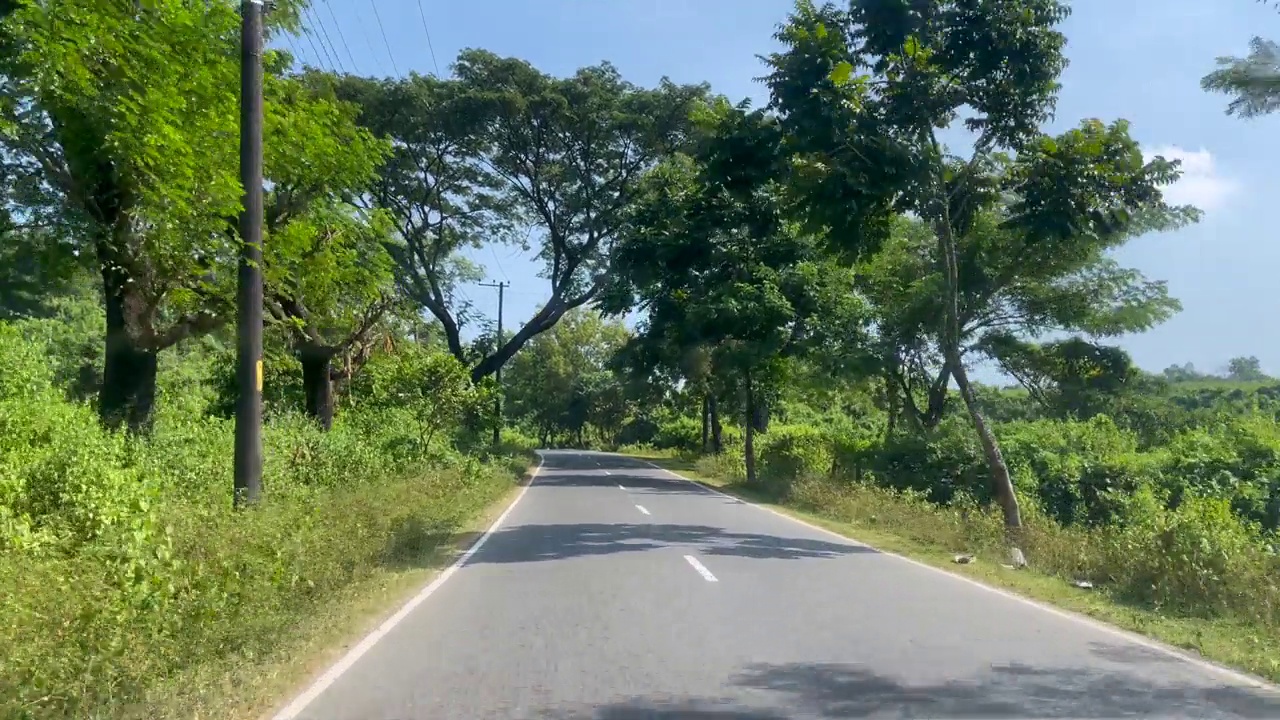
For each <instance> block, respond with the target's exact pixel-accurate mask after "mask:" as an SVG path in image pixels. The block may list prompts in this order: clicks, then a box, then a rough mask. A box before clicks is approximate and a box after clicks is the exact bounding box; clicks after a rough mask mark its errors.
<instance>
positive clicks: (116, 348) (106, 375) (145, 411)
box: [98, 323, 156, 435]
mask: <svg viewBox="0 0 1280 720" xmlns="http://www.w3.org/2000/svg"><path fill="white" fill-rule="evenodd" d="M155 402H156V353H155V352H154V351H152V350H147V349H144V348H140V347H138V346H137V345H136V344H134V342H133V340H132V339H131V338H130V337H129V336H128V333H126V332H124V331H123V329H117V328H111V327H110V323H108V328H107V346H106V353H105V355H104V358H103V368H102V392H101V393H100V394H99V395H98V415H99V417H100V418H101V419H102V422H103V424H105V425H106V426H107V427H108V428H110V429H112V430H118V429H119V428H120V427H121V426H122V425H123V426H124V427H125V428H127V429H128V431H129V432H130V433H131V434H135V435H136V434H141V433H146V432H148V431H150V430H151V425H152V421H153V419H154V411H155Z"/></svg>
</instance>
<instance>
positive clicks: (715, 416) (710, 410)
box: [707, 395, 724, 455]
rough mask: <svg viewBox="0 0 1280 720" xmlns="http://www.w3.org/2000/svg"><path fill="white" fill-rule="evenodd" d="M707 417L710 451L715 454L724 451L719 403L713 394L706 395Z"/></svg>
mask: <svg viewBox="0 0 1280 720" xmlns="http://www.w3.org/2000/svg"><path fill="white" fill-rule="evenodd" d="M707 401H708V402H707V417H708V419H710V421H711V451H712V452H714V453H715V454H716V455H719V454H720V453H722V452H724V425H723V424H721V422H720V405H719V404H718V403H717V402H716V396H715V395H708V396H707Z"/></svg>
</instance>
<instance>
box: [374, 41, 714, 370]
mask: <svg viewBox="0 0 1280 720" xmlns="http://www.w3.org/2000/svg"><path fill="white" fill-rule="evenodd" d="M454 75H455V77H454V78H453V79H450V80H430V79H424V78H410V79H409V80H407V81H400V82H392V83H383V84H378V85H367V84H366V85H365V86H364V88H363V90H362V91H361V93H362V94H363V97H364V98H366V100H365V102H366V108H367V111H366V114H365V118H366V120H365V122H366V123H368V124H369V126H370V127H371V128H373V129H374V130H375V131H376V132H378V133H379V134H381V135H386V136H389V137H391V138H394V139H395V140H396V146H397V147H396V155H395V157H394V158H393V161H392V162H391V163H389V164H388V166H387V168H386V169H385V170H384V173H383V175H384V177H383V182H382V184H381V185H380V186H379V189H378V190H377V191H376V192H375V199H376V201H377V203H378V205H379V206H380V207H383V208H386V209H387V210H389V211H391V212H392V213H393V214H395V216H396V219H397V222H398V225H399V229H400V233H401V235H402V236H403V237H404V239H405V245H406V251H405V252H404V253H403V254H402V255H400V256H399V257H398V260H399V263H398V264H399V266H400V268H401V272H402V276H403V282H404V284H405V285H406V286H407V287H408V288H409V289H410V290H411V291H413V296H414V297H415V298H417V299H419V301H420V302H422V304H423V306H424V307H425V308H426V309H427V310H429V311H430V312H431V313H432V314H433V315H434V316H435V317H436V318H437V319H438V320H439V321H440V323H441V324H442V325H443V326H444V329H445V333H446V335H447V337H448V338H449V342H450V348H451V349H452V351H453V352H454V354H455V355H456V356H457V357H459V358H463V357H465V351H464V348H463V347H462V343H461V341H460V340H459V338H458V333H459V327H460V326H461V325H462V321H463V320H464V319H465V317H464V315H465V311H466V309H465V308H464V307H459V305H458V304H457V302H456V300H455V299H454V298H453V297H452V293H451V288H452V286H453V285H454V284H456V283H457V282H458V281H459V280H460V279H464V273H466V272H467V271H468V270H469V268H468V267H467V265H466V264H464V263H460V262H459V256H458V254H457V251H458V250H460V249H462V248H464V247H467V246H478V245H480V244H482V243H495V242H514V241H516V239H517V238H528V237H530V236H536V237H537V241H536V242H537V245H536V250H537V254H538V257H539V258H540V259H541V260H542V261H543V262H545V276H546V277H547V279H548V280H549V281H550V284H551V297H550V298H549V299H548V301H547V302H546V304H544V305H543V306H542V307H541V308H539V309H538V311H537V312H535V313H534V315H533V316H532V317H531V318H530V319H529V320H528V321H527V322H525V323H524V324H523V325H522V326H521V327H520V328H518V329H517V330H516V331H515V332H514V333H513V334H512V335H511V336H510V337H508V338H504V339H503V342H502V343H501V344H497V345H495V346H494V347H493V348H492V349H491V350H489V351H488V352H486V353H485V355H484V356H483V357H481V358H480V359H478V360H476V361H475V364H474V365H473V367H472V377H473V378H475V379H476V380H479V379H481V378H484V377H487V376H489V375H492V374H493V373H494V372H495V371H496V370H497V369H498V368H499V367H501V366H503V365H504V364H505V363H506V362H507V361H508V360H510V358H511V357H512V356H513V355H514V354H515V353H516V351H518V350H519V349H520V348H521V347H523V346H524V345H525V343H527V342H528V341H529V340H530V339H531V338H533V337H534V336H536V335H538V334H539V333H542V332H546V331H547V330H549V329H550V328H551V327H553V326H554V325H555V324H556V322H558V321H559V320H560V318H561V317H562V316H563V315H564V314H565V313H566V312H568V311H569V310H571V309H573V308H576V307H581V306H583V305H586V304H587V303H589V302H590V301H592V300H593V299H594V298H595V297H596V296H597V295H598V294H599V292H600V290H601V288H602V287H603V286H604V284H605V282H606V278H607V276H608V270H609V257H610V250H611V247H612V245H613V242H614V240H615V238H616V237H617V235H618V231H619V229H620V228H621V227H622V226H623V223H624V221H625V216H626V211H627V208H628V205H629V203H630V202H631V199H632V197H633V196H634V194H635V189H636V186H637V183H638V181H639V179H640V178H641V176H642V175H643V174H644V172H645V171H646V170H647V169H649V168H650V167H652V166H653V165H654V164H655V163H657V162H658V161H659V160H660V159H661V158H662V157H664V156H665V155H666V154H667V153H669V152H670V151H671V150H673V149H674V148H676V147H679V146H680V145H681V144H682V143H683V142H684V141H685V138H686V134H687V131H688V129H689V110H690V108H691V107H692V104H693V102H694V101H695V100H697V99H698V98H700V97H701V96H702V95H703V94H704V93H705V88H703V87H701V86H692V87H688V86H678V85H675V84H673V83H671V82H669V81H666V80H664V81H663V82H662V83H661V84H660V85H659V86H658V87H657V88H655V89H644V88H638V87H636V86H634V85H632V84H631V83H628V82H626V81H625V80H623V79H622V77H621V76H620V75H619V74H618V72H617V70H616V69H614V68H613V67H612V66H611V65H608V64H603V65H599V66H595V67H589V68H583V69H581V70H579V71H578V72H577V73H575V74H574V75H573V76H571V77H569V78H564V79H559V78H554V77H551V76H549V75H547V74H545V73H542V72H540V71H538V70H537V69H536V68H534V67H533V66H531V65H529V64H528V63H527V62H524V61H522V60H517V59H512V58H500V57H498V56H496V55H494V54H492V53H489V52H485V51H482V50H466V51H464V52H463V53H462V54H461V55H460V56H459V57H458V60H457V62H456V63H455V65H454ZM516 231H519V232H516ZM520 242H524V240H520Z"/></svg>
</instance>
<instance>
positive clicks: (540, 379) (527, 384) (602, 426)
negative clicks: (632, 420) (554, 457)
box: [503, 308, 630, 445]
mask: <svg viewBox="0 0 1280 720" xmlns="http://www.w3.org/2000/svg"><path fill="white" fill-rule="evenodd" d="M629 336H630V333H629V332H628V331H627V329H626V327H625V326H623V325H622V324H621V323H619V322H608V321H605V320H603V319H602V318H601V317H600V316H599V314H598V313H596V312H594V311H591V310H587V309H586V308H579V309H576V310H571V311H569V312H567V313H565V315H564V317H563V318H561V320H560V322H558V323H556V325H555V327H553V328H551V329H550V330H548V331H547V332H545V333H541V334H539V335H538V336H536V337H534V338H533V339H532V340H530V341H529V344H528V345H526V346H525V347H524V349H522V350H521V351H520V352H519V353H518V354H516V356H515V357H514V358H512V360H511V363H510V366H509V367H508V368H507V370H506V372H505V373H504V375H503V395H504V396H505V398H506V400H507V414H508V415H510V416H511V417H513V418H516V419H518V420H521V421H524V422H528V423H530V424H531V425H533V426H534V428H536V430H537V432H538V434H539V436H540V441H541V443H542V444H543V445H546V444H547V443H548V442H549V441H550V440H551V439H552V438H553V437H554V436H555V435H558V434H569V435H571V436H573V437H574V439H575V441H577V442H578V443H579V444H582V442H583V440H584V438H583V434H584V432H585V431H586V429H587V428H588V426H592V427H594V428H596V429H597V430H598V431H599V432H600V433H601V435H602V437H601V438H600V439H601V440H604V441H606V442H609V443H612V442H613V441H614V439H615V437H616V435H617V432H618V430H619V429H620V428H621V426H622V424H623V422H624V421H625V420H626V417H627V414H628V410H629V403H628V402H627V399H626V397H625V394H624V393H623V388H622V385H621V381H620V379H619V378H618V377H617V376H616V375H615V374H614V373H613V372H612V370H611V369H610V362H611V360H612V359H613V356H614V355H615V354H616V353H617V352H618V351H619V350H620V349H621V348H622V346H623V345H624V344H625V343H626V341H627V339H628V337H629Z"/></svg>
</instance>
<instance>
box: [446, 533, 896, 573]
mask: <svg viewBox="0 0 1280 720" xmlns="http://www.w3.org/2000/svg"><path fill="white" fill-rule="evenodd" d="M661 548H688V549H692V550H695V551H697V552H698V553H700V554H702V555H724V556H735V557H749V558H759V559H774V560H798V559H802V558H836V557H841V556H844V555H851V554H856V553H874V552H875V551H874V550H872V549H871V548H868V547H865V546H860V545H852V544H842V543H834V542H827V541H823V540H810V539H806V538H794V537H780V536H777V535H766V534H761V533H741V532H729V531H728V530H725V529H724V528H718V527H712V526H709V525H671V524H658V523H654V524H648V523H644V524H639V523H618V524H607V523H573V524H565V525H516V526H512V527H506V528H503V529H501V530H499V531H497V532H496V533H494V534H493V535H492V536H491V537H490V538H489V541H488V543H487V544H486V545H485V546H484V547H483V548H481V550H480V551H479V552H477V553H476V554H475V555H474V556H473V557H472V558H471V560H470V563H471V564H483V563H525V562H540V561H547V560H564V559H567V558H576V557H588V556H593V555H614V554H618V553H629V552H642V551H645V550H658V549H661Z"/></svg>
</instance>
